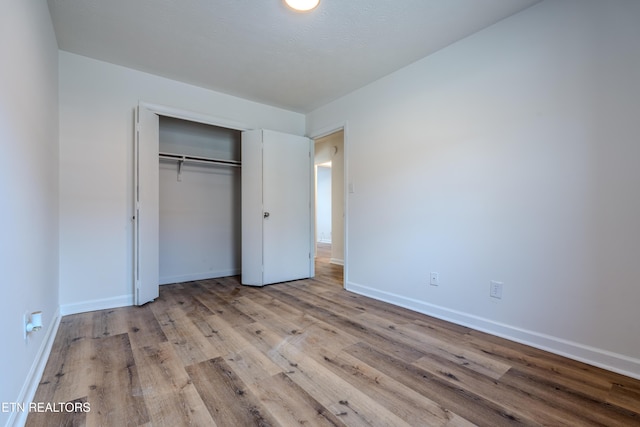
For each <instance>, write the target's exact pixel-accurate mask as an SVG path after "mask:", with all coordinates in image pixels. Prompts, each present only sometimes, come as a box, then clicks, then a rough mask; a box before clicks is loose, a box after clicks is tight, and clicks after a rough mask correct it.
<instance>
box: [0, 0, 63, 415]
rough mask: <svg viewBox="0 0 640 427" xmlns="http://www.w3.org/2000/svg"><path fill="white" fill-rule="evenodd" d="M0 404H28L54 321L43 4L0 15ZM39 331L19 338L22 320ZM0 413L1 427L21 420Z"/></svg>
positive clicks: (54, 85)
mask: <svg viewBox="0 0 640 427" xmlns="http://www.w3.org/2000/svg"><path fill="white" fill-rule="evenodd" d="M0 39H1V40H2V43H0V57H1V58H2V66H0V144H1V147H2V158H3V161H2V167H0V195H1V196H2V209H1V210H0V218H1V219H2V220H1V221H0V271H1V272H2V281H3V284H2V299H1V300H0V325H2V328H0V342H2V348H1V349H0V369H1V371H0V402H20V403H21V402H23V401H25V400H26V399H30V398H31V397H32V394H30V393H33V391H34V389H31V390H30V389H29V387H30V386H31V385H33V384H34V385H37V382H38V380H39V373H38V372H37V371H38V369H39V367H38V366H37V364H38V363H39V362H40V361H41V360H42V359H41V355H42V351H43V350H44V347H45V345H46V343H47V338H48V336H50V335H51V334H52V333H53V332H54V330H55V324H56V322H57V320H58V314H57V308H58V82H57V78H58V77H57V76H58V47H57V44H56V40H55V35H54V33H53V26H52V25H51V19H50V17H49V10H48V8H47V4H46V2H44V1H22V0H9V1H8V2H3V8H2V13H1V14H0ZM36 310H42V312H43V313H42V318H43V323H44V327H43V329H42V330H40V331H39V332H36V333H33V334H31V336H30V337H29V338H28V339H27V340H26V341H25V339H24V338H23V328H24V325H23V320H22V319H23V314H24V313H25V312H32V311H36ZM21 415H25V414H20V413H16V412H13V413H11V412H0V425H5V424H9V423H12V422H14V421H15V419H16V418H21Z"/></svg>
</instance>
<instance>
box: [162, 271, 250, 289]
mask: <svg viewBox="0 0 640 427" xmlns="http://www.w3.org/2000/svg"><path fill="white" fill-rule="evenodd" d="M240 272H241V270H240V269H239V268H234V269H230V270H218V271H206V272H204V273H195V274H183V275H179V276H164V277H160V284H161V285H170V284H172V283H183V282H192V281H194V280H206V279H215V278H217V277H229V276H237V275H239V274H240Z"/></svg>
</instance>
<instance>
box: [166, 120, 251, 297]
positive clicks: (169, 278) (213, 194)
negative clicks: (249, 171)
mask: <svg viewBox="0 0 640 427" xmlns="http://www.w3.org/2000/svg"><path fill="white" fill-rule="evenodd" d="M240 139H241V132H240V131H238V130H234V129H227V128H222V127H218V126H212V125H207V124H202V123H197V122H191V121H186V120H181V119H176V118H172V117H164V116H160V118H159V138H158V141H159V144H158V145H159V146H158V149H159V235H158V236H159V241H158V247H159V278H158V279H159V284H160V285H164V284H167V283H177V282H187V281H191V280H201V279H209V278H214V277H224V276H233V275H237V274H240V267H241V265H240V259H241V246H240V245H241V228H240V217H241V204H240V201H241V199H240V185H241V180H240V179H241V166H240V165H241V158H240V154H241V152H240V143H241V141H240Z"/></svg>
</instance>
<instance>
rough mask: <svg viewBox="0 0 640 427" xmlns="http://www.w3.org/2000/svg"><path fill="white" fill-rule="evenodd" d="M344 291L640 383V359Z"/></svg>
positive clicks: (388, 296) (375, 293)
mask: <svg viewBox="0 0 640 427" xmlns="http://www.w3.org/2000/svg"><path fill="white" fill-rule="evenodd" d="M345 289H346V290H348V291H351V292H354V293H357V294H360V295H364V296H367V297H370V298H373V299H377V300H380V301H384V302H388V303H390V304H394V305H397V306H400V307H404V308H408V309H410V310H413V311H417V312H418V313H422V314H426V315H429V316H433V317H437V318H438V319H442V320H446V321H448V322H452V323H456V324H458V325H462V326H467V327H469V328H472V329H476V330H479V331H482V332H486V333H488V334H491V335H496V336H499V337H502V338H506V339H508V340H511V341H515V342H518V343H521V344H525V345H529V346H531V347H535V348H538V349H541V350H545V351H549V352H551V353H555V354H558V355H560V356H564V357H567V358H569V359H574V360H577V361H579V362H584V363H587V364H590V365H593V366H597V367H599V368H603V369H606V370H609V371H612V372H617V373H619V374H622V375H626V376H628V377H632V378H636V379H640V359H636V358H633V357H629V356H625V355H623V354H618V353H614V352H611V351H608V350H603V349H600V348H596V347H591V346H588V345H584V344H580V343H577V342H573V341H569V340H565V339H562V338H558V337H554V336H551V335H547V334H543V333H539V332H535V331H530V330H526V329H522V328H518V327H515V326H511V325H507V324H504V323H500V322H495V321H493V320H490V319H485V318H482V317H478V316H474V315H472V314H468V313H463V312H460V311H456V310H451V309H448V308H446V307H441V306H437V305H434V304H429V303H427V302H424V301H420V300H416V299H412V298H407V297H404V296H401V295H397V294H393V293H390V292H385V291H380V290H377V289H373V288H370V287H367V286H362V285H358V284H356V283H353V282H347V283H346V286H345Z"/></svg>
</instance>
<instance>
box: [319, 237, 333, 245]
mask: <svg viewBox="0 0 640 427" xmlns="http://www.w3.org/2000/svg"><path fill="white" fill-rule="evenodd" d="M318 243H329V244H330V243H331V238H328V239H318Z"/></svg>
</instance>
